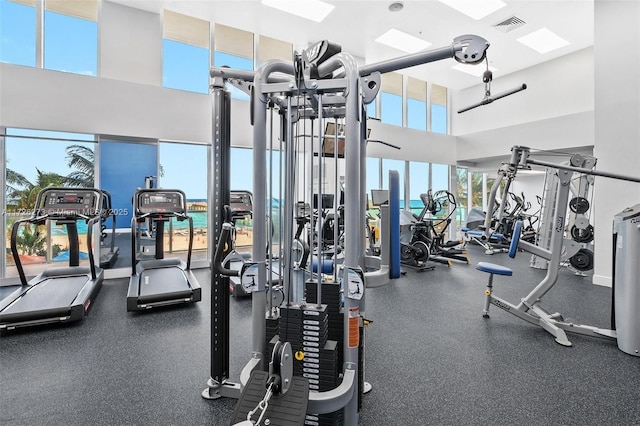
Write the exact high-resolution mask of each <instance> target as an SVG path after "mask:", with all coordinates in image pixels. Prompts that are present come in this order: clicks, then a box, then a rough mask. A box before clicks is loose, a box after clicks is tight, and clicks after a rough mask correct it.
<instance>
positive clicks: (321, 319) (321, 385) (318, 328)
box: [272, 305, 343, 426]
mask: <svg viewBox="0 0 640 426" xmlns="http://www.w3.org/2000/svg"><path fill="white" fill-rule="evenodd" d="M328 327H329V317H328V314H327V305H321V306H320V307H319V308H318V307H317V306H316V305H292V306H287V307H282V308H281V309H280V336H279V338H280V340H281V341H288V342H289V343H290V344H291V349H292V351H293V352H294V354H295V353H296V352H298V351H301V352H302V353H303V354H304V357H303V358H302V359H301V360H298V359H294V363H293V374H294V375H295V376H301V377H304V378H306V379H307V380H308V381H309V391H310V392H324V391H328V390H331V389H334V388H335V387H336V386H337V385H338V382H339V381H338V377H339V372H340V368H339V366H340V364H339V363H338V343H337V342H336V341H333V340H329V339H328V334H329V330H328ZM272 342H273V344H275V342H276V340H273V341H272ZM294 358H295V357H294ZM342 418H343V417H342V412H341V411H340V412H336V413H329V414H322V415H317V414H308V415H307V418H306V420H305V424H306V425H318V426H320V425H323V426H324V425H337V424H341V422H342Z"/></svg>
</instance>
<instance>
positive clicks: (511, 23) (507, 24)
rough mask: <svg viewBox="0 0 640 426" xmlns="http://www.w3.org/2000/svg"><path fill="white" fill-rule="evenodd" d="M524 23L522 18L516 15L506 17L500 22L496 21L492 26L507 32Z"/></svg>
mask: <svg viewBox="0 0 640 426" xmlns="http://www.w3.org/2000/svg"><path fill="white" fill-rule="evenodd" d="M524 24H526V22H524V21H523V20H522V19H520V18H518V17H517V16H512V17H511V18H507V19H505V20H504V21H502V22H498V23H497V24H495V25H494V26H493V28H495V29H496V30H498V31H502V32H503V33H508V32H509V31H513V30H515V29H516V28H519V27H521V26H523V25H524Z"/></svg>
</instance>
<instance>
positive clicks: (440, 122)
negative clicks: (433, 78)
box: [431, 84, 448, 135]
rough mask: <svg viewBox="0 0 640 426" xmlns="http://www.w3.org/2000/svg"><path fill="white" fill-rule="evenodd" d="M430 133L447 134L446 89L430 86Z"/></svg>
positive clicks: (435, 85) (434, 85)
mask: <svg viewBox="0 0 640 426" xmlns="http://www.w3.org/2000/svg"><path fill="white" fill-rule="evenodd" d="M431 132H433V133H442V134H445V135H446V134H447V133H448V132H447V88H446V87H442V86H438V85H437V84H432V85H431Z"/></svg>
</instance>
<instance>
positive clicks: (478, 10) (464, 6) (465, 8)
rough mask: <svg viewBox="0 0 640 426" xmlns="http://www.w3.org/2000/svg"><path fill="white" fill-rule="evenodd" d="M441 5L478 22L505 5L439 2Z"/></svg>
mask: <svg viewBox="0 0 640 426" xmlns="http://www.w3.org/2000/svg"><path fill="white" fill-rule="evenodd" d="M439 1H440V2H441V3H444V4H446V5H447V6H449V7H451V8H453V9H455V10H457V11H458V12H460V13H464V14H465V15H467V16H469V17H471V18H473V19H475V20H480V19H482V18H484V17H485V16H489V15H491V14H492V13H493V12H495V11H496V10H499V9H502V8H503V7H505V6H506V5H507V4H506V3H505V2H502V1H500V0H439Z"/></svg>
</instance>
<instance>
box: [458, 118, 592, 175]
mask: <svg viewBox="0 0 640 426" xmlns="http://www.w3.org/2000/svg"><path fill="white" fill-rule="evenodd" d="M457 141H458V143H457V152H458V161H469V162H472V163H476V162H479V161H485V159H486V158H487V157H509V154H510V153H511V147H512V146H514V145H520V146H528V147H530V148H531V149H532V150H534V149H536V150H559V151H570V152H574V151H576V150H578V151H591V147H592V146H593V144H594V134H593V111H584V112H578V113H575V114H569V115H564V116H559V117H552V118H547V119H541V120H538V121H532V122H528V123H522V124H516V125H513V126H506V127H501V128H497V129H492V130H485V131H481V132H477V133H471V134H467V135H462V136H458V137H457ZM498 167H500V159H499V158H496V160H495V168H492V169H490V170H493V169H495V170H497V169H498Z"/></svg>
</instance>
